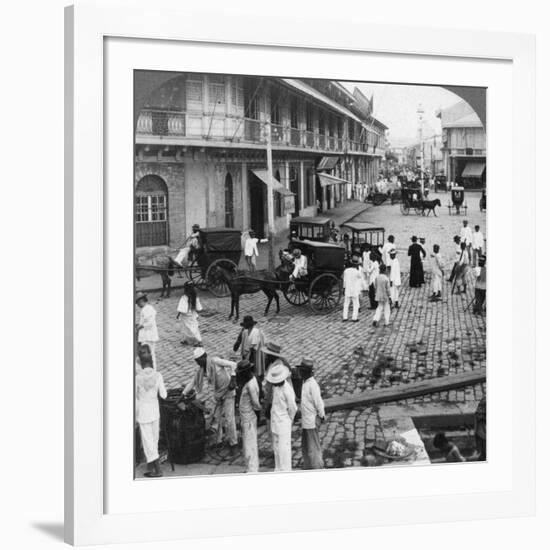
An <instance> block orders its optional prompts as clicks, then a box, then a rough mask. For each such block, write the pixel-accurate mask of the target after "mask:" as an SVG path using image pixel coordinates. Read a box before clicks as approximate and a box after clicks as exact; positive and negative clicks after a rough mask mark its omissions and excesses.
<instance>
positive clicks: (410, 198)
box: [400, 187, 422, 216]
mask: <svg viewBox="0 0 550 550" xmlns="http://www.w3.org/2000/svg"><path fill="white" fill-rule="evenodd" d="M421 194H422V190H421V189H420V188H418V189H417V188H415V187H403V188H402V189H401V205H400V207H401V214H403V215H405V216H408V215H409V213H410V211H411V210H414V211H415V212H416V214H422V197H421Z"/></svg>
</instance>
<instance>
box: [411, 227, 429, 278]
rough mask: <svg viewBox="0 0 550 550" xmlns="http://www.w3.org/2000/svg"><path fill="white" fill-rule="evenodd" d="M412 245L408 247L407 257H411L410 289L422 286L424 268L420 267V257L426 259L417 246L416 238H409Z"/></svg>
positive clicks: (420, 248) (423, 251)
mask: <svg viewBox="0 0 550 550" xmlns="http://www.w3.org/2000/svg"><path fill="white" fill-rule="evenodd" d="M411 241H412V244H411V246H409V256H410V257H411V274H410V278H409V286H410V287H411V288H415V287H419V286H421V285H423V284H424V268H423V266H422V258H421V256H424V258H425V257H426V251H425V250H424V248H423V247H422V246H421V245H420V244H418V242H417V241H418V238H417V237H412V238H411Z"/></svg>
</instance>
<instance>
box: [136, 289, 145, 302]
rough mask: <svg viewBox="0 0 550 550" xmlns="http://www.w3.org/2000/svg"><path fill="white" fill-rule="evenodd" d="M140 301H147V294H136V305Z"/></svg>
mask: <svg viewBox="0 0 550 550" xmlns="http://www.w3.org/2000/svg"><path fill="white" fill-rule="evenodd" d="M140 300H147V294H145V292H138V293H137V294H136V304H137V303H138V302H139V301H140Z"/></svg>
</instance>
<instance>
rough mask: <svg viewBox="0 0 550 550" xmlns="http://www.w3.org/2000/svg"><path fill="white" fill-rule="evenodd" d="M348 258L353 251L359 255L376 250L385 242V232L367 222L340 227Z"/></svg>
mask: <svg viewBox="0 0 550 550" xmlns="http://www.w3.org/2000/svg"><path fill="white" fill-rule="evenodd" d="M340 228H341V230H342V234H343V235H342V237H343V241H344V243H345V245H346V251H347V254H348V257H349V256H350V255H351V253H352V252H353V251H354V250H357V249H359V250H360V251H361V253H363V252H365V251H370V250H373V249H375V250H376V249H378V247H379V246H383V245H384V242H385V233H386V230H385V229H384V228H383V227H375V226H374V225H372V224H371V223H369V222H346V223H343V224H342V225H341V226H340Z"/></svg>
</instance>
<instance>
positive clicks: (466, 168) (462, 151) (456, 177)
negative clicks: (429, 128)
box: [437, 101, 487, 188]
mask: <svg viewBox="0 0 550 550" xmlns="http://www.w3.org/2000/svg"><path fill="white" fill-rule="evenodd" d="M437 116H438V117H439V118H441V129H442V141H443V147H442V149H441V151H442V153H443V171H444V174H445V176H447V179H448V180H449V181H454V182H455V183H458V184H460V185H463V186H464V187H467V188H483V187H485V181H486V177H487V175H486V157H487V149H486V134H485V128H484V127H483V124H482V123H481V121H480V120H479V117H478V116H477V115H476V113H475V111H474V110H473V109H472V108H471V107H470V105H469V104H468V103H466V102H465V101H459V102H458V103H456V104H455V105H453V106H451V107H449V108H447V109H442V110H441V111H440V112H438V113H437Z"/></svg>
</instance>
